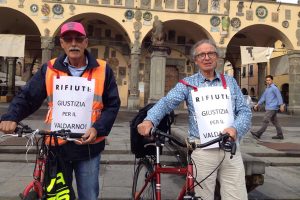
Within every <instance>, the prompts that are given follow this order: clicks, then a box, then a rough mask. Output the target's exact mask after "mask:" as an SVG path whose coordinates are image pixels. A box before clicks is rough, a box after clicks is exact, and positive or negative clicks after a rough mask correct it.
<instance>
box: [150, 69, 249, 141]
mask: <svg viewBox="0 0 300 200" xmlns="http://www.w3.org/2000/svg"><path fill="white" fill-rule="evenodd" d="M184 80H185V81H186V82H187V83H189V84H190V85H193V86H196V87H198V88H200V89H199V92H201V87H214V86H222V81H221V77H220V74H219V73H216V77H215V78H214V79H213V80H212V81H210V80H208V79H206V78H205V77H204V76H203V75H202V74H201V73H200V72H198V73H197V74H194V75H192V76H189V77H186V78H184ZM225 80H226V84H227V87H229V88H230V93H231V99H232V109H233V112H234V124H233V127H234V128H235V129H236V130H237V138H238V141H239V140H240V139H241V138H242V137H243V136H244V135H245V134H246V133H247V132H248V130H249V129H250V127H251V117H252V113H251V110H250V108H249V106H248V105H247V104H246V102H245V100H244V97H243V94H242V92H241V90H240V88H239V86H238V85H237V83H236V81H235V79H234V78H232V77H230V76H226V75H225ZM212 89H213V88H212ZM191 90H193V88H191V87H188V86H186V85H184V84H182V83H177V84H176V86H175V87H174V88H173V89H171V90H170V91H169V93H168V94H167V95H166V96H165V97H163V98H161V99H160V100H159V101H158V102H157V103H156V104H155V106H154V107H153V108H152V109H150V110H149V111H148V113H147V117H146V118H145V120H150V121H152V123H153V124H154V126H157V125H158V124H159V122H160V120H161V119H162V118H163V117H164V116H165V115H166V114H167V113H170V112H171V111H172V110H174V109H175V108H177V107H178V106H179V104H180V103H181V102H182V101H184V100H185V102H186V105H187V108H188V117H189V130H188V135H189V137H190V138H200V136H199V131H198V128H199V127H198V125H197V121H196V114H195V109H194V106H193V100H192V94H191Z"/></svg>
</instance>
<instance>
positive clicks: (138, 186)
mask: <svg viewBox="0 0 300 200" xmlns="http://www.w3.org/2000/svg"><path fill="white" fill-rule="evenodd" d="M152 172H153V168H152V165H151V164H150V163H149V162H147V161H145V160H141V161H140V162H139V164H138V167H137V169H136V171H135V174H134V180H133V187H132V197H133V199H136V197H137V195H138V193H139V192H140V191H141V190H142V188H143V186H144V185H145V183H146V182H145V180H146V179H147V178H148V177H149V175H150V174H151V173H152ZM138 200H155V182H154V180H152V181H150V182H149V183H148V185H147V186H146V188H145V189H144V191H143V193H142V194H141V195H140V198H139V199H138Z"/></svg>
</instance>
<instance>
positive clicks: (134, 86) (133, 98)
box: [128, 51, 141, 110]
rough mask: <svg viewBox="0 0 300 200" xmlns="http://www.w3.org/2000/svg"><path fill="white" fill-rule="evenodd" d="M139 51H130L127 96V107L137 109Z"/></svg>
mask: <svg viewBox="0 0 300 200" xmlns="http://www.w3.org/2000/svg"><path fill="white" fill-rule="evenodd" d="M140 54H141V53H140V51H138V52H134V51H131V69H130V86H129V88H130V89H129V90H130V93H129V97H128V109H130V110H134V109H138V108H139V105H140V101H139V96H140V95H139V90H138V86H139V77H138V76H139V65H140Z"/></svg>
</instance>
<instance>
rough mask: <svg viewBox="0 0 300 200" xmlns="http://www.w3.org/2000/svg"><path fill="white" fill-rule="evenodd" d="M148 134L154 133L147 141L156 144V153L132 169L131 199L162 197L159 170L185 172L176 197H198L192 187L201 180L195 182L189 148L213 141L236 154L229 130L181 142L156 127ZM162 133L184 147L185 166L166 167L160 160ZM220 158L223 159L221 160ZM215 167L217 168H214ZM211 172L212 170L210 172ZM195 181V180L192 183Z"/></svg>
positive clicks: (188, 199)
mask: <svg viewBox="0 0 300 200" xmlns="http://www.w3.org/2000/svg"><path fill="white" fill-rule="evenodd" d="M151 135H152V136H153V137H154V140H155V142H154V143H151V144H147V145H155V147H156V157H154V156H145V157H143V158H140V159H139V161H138V164H137V167H136V169H135V172H134V177H133V186H132V199H133V200H145V199H147V200H161V174H174V175H180V176H185V177H186V180H185V184H184V185H183V186H182V189H181V191H180V193H179V194H178V197H177V200H196V199H201V197H196V196H195V192H194V188H195V187H196V186H197V185H199V186H200V183H201V182H202V181H204V180H205V179H206V178H207V177H208V176H210V175H208V176H207V177H206V178H205V179H203V180H202V181H200V182H198V181H197V180H196V179H195V178H194V177H193V161H192V158H191V154H192V151H193V150H194V149H196V148H204V147H207V146H209V145H212V144H214V143H218V142H219V144H220V147H221V148H222V149H224V151H228V152H231V156H233V155H235V152H236V145H235V143H234V142H231V141H230V140H229V138H230V136H229V134H222V135H220V136H219V137H218V138H216V139H214V140H212V141H209V142H207V143H205V144H199V143H198V142H197V141H196V140H190V141H186V143H182V142H180V141H179V140H177V139H176V138H175V137H174V136H172V135H169V134H167V133H164V132H162V131H160V130H158V129H152V131H151ZM161 136H163V137H166V138H168V139H169V140H171V141H172V142H174V143H175V144H176V145H179V146H180V147H184V148H187V150H188V151H187V152H188V153H187V165H186V167H173V166H171V167H166V166H161V164H160V147H161V145H162V142H161V141H160V140H161V138H162V137H161ZM221 162H222V161H221ZM216 169H217V168H216ZM212 173H213V172H212ZM195 183H196V184H195Z"/></svg>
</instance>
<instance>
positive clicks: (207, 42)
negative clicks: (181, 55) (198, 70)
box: [191, 39, 219, 60]
mask: <svg viewBox="0 0 300 200" xmlns="http://www.w3.org/2000/svg"><path fill="white" fill-rule="evenodd" d="M202 44H210V45H212V46H213V47H214V48H215V50H216V52H217V55H218V56H219V50H218V47H217V45H216V43H215V42H214V41H212V40H210V39H202V40H200V41H198V42H197V43H196V44H194V45H193V46H192V49H191V56H192V59H193V60H195V57H196V53H197V52H196V49H197V47H199V46H200V45H202Z"/></svg>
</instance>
